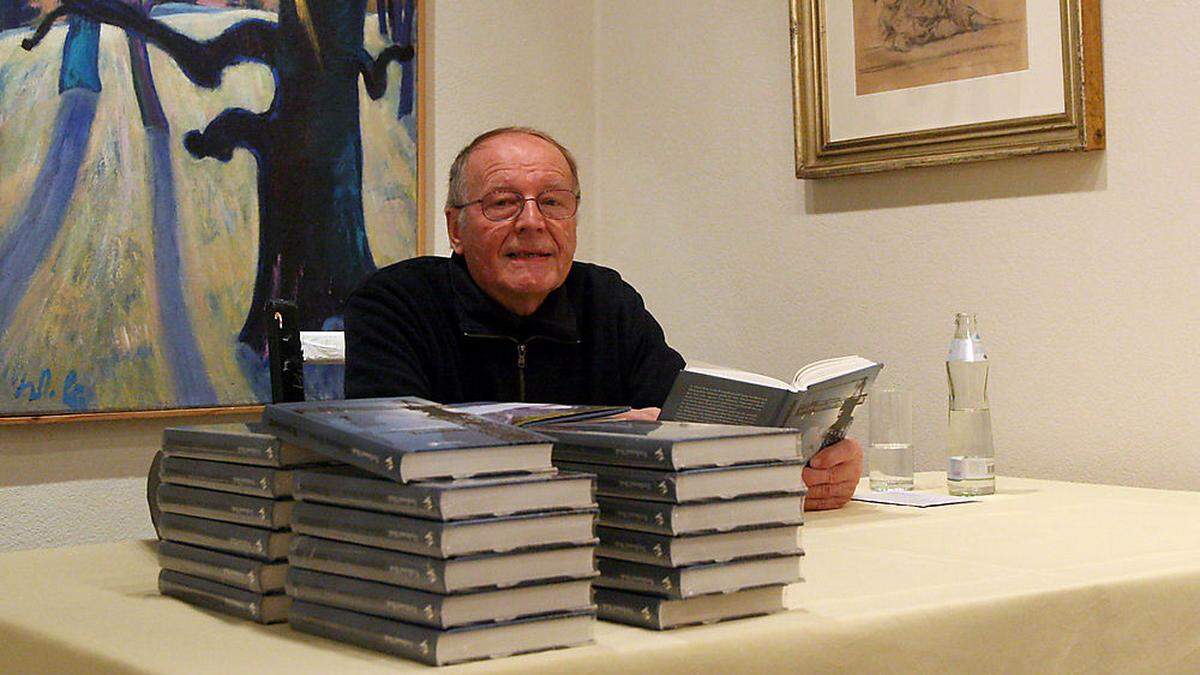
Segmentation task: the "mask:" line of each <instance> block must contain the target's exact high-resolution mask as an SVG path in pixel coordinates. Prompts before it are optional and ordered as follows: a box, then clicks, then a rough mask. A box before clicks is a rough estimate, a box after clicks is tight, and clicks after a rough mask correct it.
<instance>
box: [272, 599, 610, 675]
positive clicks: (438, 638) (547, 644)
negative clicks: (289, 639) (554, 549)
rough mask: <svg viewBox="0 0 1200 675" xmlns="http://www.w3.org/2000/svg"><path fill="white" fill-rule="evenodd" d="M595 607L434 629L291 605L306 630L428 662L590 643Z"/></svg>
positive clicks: (314, 606) (299, 627)
mask: <svg viewBox="0 0 1200 675" xmlns="http://www.w3.org/2000/svg"><path fill="white" fill-rule="evenodd" d="M595 618H596V614H595V611H594V610H589V611H586V612H570V613H565V614H551V615H549V616H543V617H534V618H528V619H518V620H516V621H509V622H505V623H490V624H478V625H474V626H464V627H461V628H450V629H445V630H438V629H436V628H429V627H427V626H417V625H415V624H411V623H404V622H401V621H394V620H392V619H384V618H381V617H377V616H370V615H368V614H360V613H358V612H348V611H346V610H343V609H336V608H334V607H326V606H324V605H317V604H313V603H310V602H296V603H294V604H293V605H292V611H291V618H290V619H289V623H290V624H291V626H292V628H295V629H296V630H299V631H301V632H304V633H311V634H313V635H320V636H323V637H327V638H332V639H334V640H338V641H341V642H349V643H351V644H356V645H358V646H360V647H366V648H368V649H375V650H378V651H381V652H386V653H388V654H394V655H396V656H402V657H404V658H406V659H412V660H414V661H420V662H421V663H426V664H429V665H431V666H444V665H448V664H452V663H462V662H464V661H477V660H480V659H490V658H497V657H501V656H511V655H513V654H524V653H528V652H538V651H543V650H546V649H558V648H561V647H574V646H576V645H582V644H587V643H589V642H591V641H592V630H593V628H594V624H595Z"/></svg>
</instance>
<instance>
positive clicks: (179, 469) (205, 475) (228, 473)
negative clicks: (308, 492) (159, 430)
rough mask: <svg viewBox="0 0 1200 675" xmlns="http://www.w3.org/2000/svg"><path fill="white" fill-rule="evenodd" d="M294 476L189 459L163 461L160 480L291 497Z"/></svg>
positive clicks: (259, 494)
mask: <svg viewBox="0 0 1200 675" xmlns="http://www.w3.org/2000/svg"><path fill="white" fill-rule="evenodd" d="M291 475H292V474H291V472H290V471H284V470H280V469H274V468H270V467H262V466H250V465H246V464H230V463H227V462H212V461H206V460H201V459H188V458H186V457H171V456H167V457H163V461H162V464H161V465H160V467H159V477H160V478H161V479H162V481H163V482H164V483H176V484H179V485H191V486H193V487H201V488H206V489H209V490H220V491H222V492H236V493H238V494H244V495H251V496H255V497H289V496H291V493H292V480H291Z"/></svg>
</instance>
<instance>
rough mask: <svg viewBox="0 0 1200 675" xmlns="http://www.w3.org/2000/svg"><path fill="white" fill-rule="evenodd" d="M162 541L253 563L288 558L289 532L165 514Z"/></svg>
mask: <svg viewBox="0 0 1200 675" xmlns="http://www.w3.org/2000/svg"><path fill="white" fill-rule="evenodd" d="M159 526H160V528H161V530H162V534H163V538H164V539H168V540H170V541H178V542H182V543H185V544H194V545H196V546H203V547H205V548H212V549H216V550H218V551H227V552H229V553H237V554H239V555H246V556H250V557H252V558H254V559H256V560H266V561H272V560H281V559H283V558H286V557H287V541H288V539H289V538H290V535H291V533H290V532H275V531H272V530H264V529H261V528H257V527H249V526H247V525H236V524H234V523H223V522H221V521H219V520H209V519H207V518H193V517H191V516H181V515H179V514H177V513H164V514H162V518H161V519H160V521H159Z"/></svg>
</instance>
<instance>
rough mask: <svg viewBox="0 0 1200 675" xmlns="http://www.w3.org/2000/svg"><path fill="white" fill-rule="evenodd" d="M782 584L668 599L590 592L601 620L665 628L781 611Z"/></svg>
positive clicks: (603, 589) (625, 592)
mask: <svg viewBox="0 0 1200 675" xmlns="http://www.w3.org/2000/svg"><path fill="white" fill-rule="evenodd" d="M784 588H785V587H784V586H762V587H760V588H748V589H745V590H741V591H734V592H732V593H710V594H708V595H698V596H695V597H692V598H687V599H685V600H672V599H668V598H660V597H657V596H653V595H644V594H642V593H630V592H627V591H618V590H613V589H611V588H597V589H595V592H594V597H595V600H596V615H597V617H598V618H600V619H602V620H604V621H613V622H616V623H625V624H629V625H631V626H641V627H642V628H649V629H651V630H669V629H672V628H679V627H681V626H691V625H696V624H705V623H715V622H718V621H728V620H731V619H744V618H747V617H751V616H762V615H765V614H773V613H775V612H781V611H783V610H784V609H785V607H784V604H783V593H784Z"/></svg>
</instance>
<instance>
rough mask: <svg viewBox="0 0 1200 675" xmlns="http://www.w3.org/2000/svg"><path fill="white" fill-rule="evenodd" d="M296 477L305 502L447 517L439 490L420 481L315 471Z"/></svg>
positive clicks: (297, 493) (299, 496)
mask: <svg viewBox="0 0 1200 675" xmlns="http://www.w3.org/2000/svg"><path fill="white" fill-rule="evenodd" d="M294 479H295V484H294V485H293V490H294V492H295V494H294V496H295V497H296V498H297V499H302V500H304V501H312V502H321V503H327V504H336V505H339V506H351V507H356V508H366V509H372V510H375V511H387V512H389V513H403V514H406V515H410V516H417V517H419V518H434V519H437V520H441V519H442V518H443V516H442V503H441V498H440V496H439V495H438V491H436V490H429V489H426V488H422V487H421V486H420V484H419V483H407V484H405V483H396V482H393V481H382V480H374V479H369V478H367V479H364V478H357V477H354V476H343V475H339V474H331V473H318V472H314V471H298V472H297V473H296V475H295V478H294Z"/></svg>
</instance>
